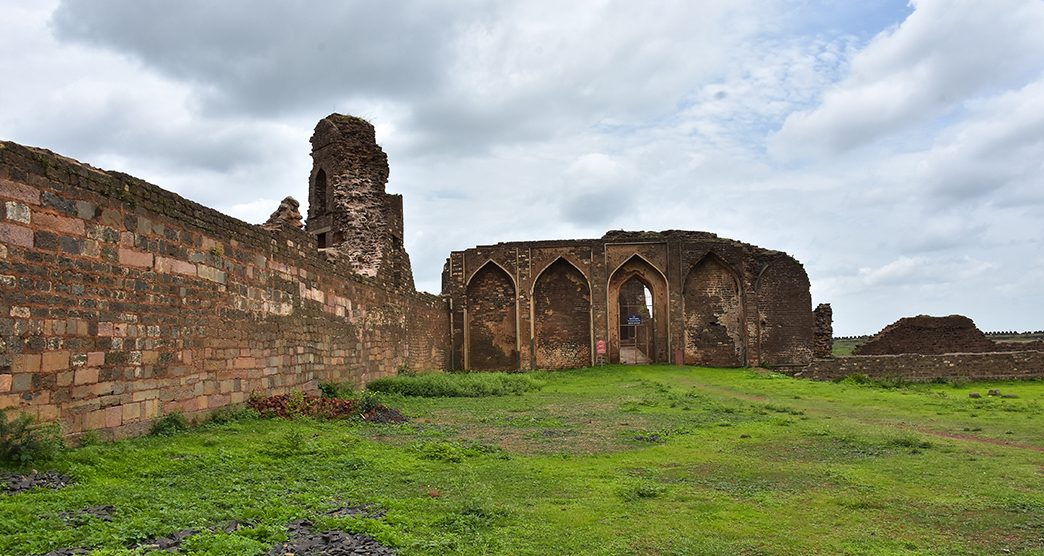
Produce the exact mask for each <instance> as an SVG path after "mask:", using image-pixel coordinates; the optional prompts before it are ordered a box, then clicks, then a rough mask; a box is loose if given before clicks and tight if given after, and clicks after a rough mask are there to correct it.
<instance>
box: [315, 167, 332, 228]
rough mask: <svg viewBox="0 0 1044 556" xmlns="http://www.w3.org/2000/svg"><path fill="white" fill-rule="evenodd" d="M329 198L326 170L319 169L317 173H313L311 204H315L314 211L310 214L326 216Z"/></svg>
mask: <svg viewBox="0 0 1044 556" xmlns="http://www.w3.org/2000/svg"><path fill="white" fill-rule="evenodd" d="M328 198H329V184H328V183H327V178H326V170H323V169H322V168H319V171H317V172H316V173H315V187H314V188H313V194H312V202H313V203H315V210H314V211H312V214H314V215H316V216H320V215H323V214H326V210H327V207H328V206H329V204H328V203H327V200H328Z"/></svg>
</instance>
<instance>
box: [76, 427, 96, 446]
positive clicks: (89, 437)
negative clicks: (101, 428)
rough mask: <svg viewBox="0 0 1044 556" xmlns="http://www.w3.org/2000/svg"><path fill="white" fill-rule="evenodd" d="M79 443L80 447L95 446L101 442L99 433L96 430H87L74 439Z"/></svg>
mask: <svg viewBox="0 0 1044 556" xmlns="http://www.w3.org/2000/svg"><path fill="white" fill-rule="evenodd" d="M76 440H77V442H78V443H79V445H80V448H86V447H88V446H97V445H99V444H101V443H102V436H101V433H100V432H98V431H87V432H85V433H83V434H81V435H80V437H79V438H78V439H76Z"/></svg>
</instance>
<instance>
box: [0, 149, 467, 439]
mask: <svg viewBox="0 0 1044 556" xmlns="http://www.w3.org/2000/svg"><path fill="white" fill-rule="evenodd" d="M0 203H2V204H3V206H2V213H0V215H2V216H3V218H2V219H0V409H6V410H13V411H15V412H17V411H25V412H28V413H31V414H33V415H35V416H37V417H39V418H40V419H43V420H57V421H59V422H61V423H62V424H63V426H64V428H65V431H66V433H68V434H76V433H80V432H83V431H87V430H97V429H106V430H109V431H112V432H113V433H114V434H116V435H121V436H122V435H126V434H134V433H136V432H139V431H140V430H142V429H144V428H145V427H147V426H148V422H149V421H150V420H152V419H154V418H156V417H158V416H161V415H163V414H167V413H171V412H173V411H181V412H184V413H186V414H188V415H192V414H194V413H197V412H204V411H208V410H212V409H215V408H218V407H222V406H225V405H228V404H233V403H238V402H242V401H244V400H245V399H246V398H247V397H248V396H249V395H250V394H251V393H252V392H263V393H265V394H277V393H284V392H287V391H290V390H291V389H295V388H299V389H303V390H312V389H314V388H315V386H316V384H317V383H318V382H320V381H351V382H355V383H361V382H363V381H367V380H370V379H372V378H376V377H378V376H382V375H387V374H391V373H394V372H395V371H396V369H397V368H400V367H403V366H406V367H410V368H413V369H427V368H439V369H441V368H444V367H445V362H444V359H445V355H446V349H445V347H446V346H447V345H448V344H449V332H448V319H447V309H446V307H445V303H444V301H443V300H441V299H440V298H438V297H436V296H433V295H429V294H422V293H416V292H414V291H413V289H412V287H410V288H403V286H402V282H401V281H400V282H398V283H394V282H393V281H391V280H390V279H388V280H386V279H384V278H383V277H382V276H377V277H373V278H370V277H365V276H360V275H359V274H357V273H354V272H353V269H352V268H351V267H350V266H349V265H347V264H345V263H333V262H330V261H328V260H326V258H325V257H323V256H322V255H321V254H320V252H319V251H318V245H317V243H316V238H315V236H313V235H311V234H308V233H305V232H302V231H299V230H297V229H295V228H293V227H292V226H278V225H277V226H271V227H270V228H271V229H264V228H262V227H261V226H254V225H250V224H247V223H245V222H242V221H239V220H236V219H234V218H231V217H229V216H226V215H224V214H221V213H219V212H217V211H215V210H212V209H209V208H207V207H204V206H201V205H199V204H197V203H194V202H191V201H188V200H186V199H184V198H182V197H180V196H178V195H176V194H174V193H171V192H169V191H165V190H163V189H160V188H159V187H156V186H154V185H151V184H148V183H146V182H144V181H142V180H139V179H136V178H133V177H130V176H127V175H124V174H119V173H115V172H104V171H101V170H97V169H95V168H92V167H89V166H86V165H83V164H80V163H77V162H76V161H73V160H70V159H67V158H64V157H60V156H58V155H55V154H53V153H50V152H49V151H44V150H41V149H34V148H28V147H23V146H20V145H16V144H14V143H0Z"/></svg>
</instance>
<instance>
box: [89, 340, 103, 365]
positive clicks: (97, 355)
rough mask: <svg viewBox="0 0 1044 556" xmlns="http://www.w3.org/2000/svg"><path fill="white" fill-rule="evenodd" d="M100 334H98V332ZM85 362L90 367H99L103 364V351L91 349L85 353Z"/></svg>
mask: <svg viewBox="0 0 1044 556" xmlns="http://www.w3.org/2000/svg"><path fill="white" fill-rule="evenodd" d="M99 335H100V334H99ZM87 364H88V365H89V366H91V367H100V366H102V365H104V364H105V352H104V351H92V352H90V353H88V354H87Z"/></svg>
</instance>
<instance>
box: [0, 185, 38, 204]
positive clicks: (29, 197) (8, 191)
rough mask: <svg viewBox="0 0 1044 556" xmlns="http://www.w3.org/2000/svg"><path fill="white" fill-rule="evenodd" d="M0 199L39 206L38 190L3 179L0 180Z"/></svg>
mask: <svg viewBox="0 0 1044 556" xmlns="http://www.w3.org/2000/svg"><path fill="white" fill-rule="evenodd" d="M0 197H3V198H5V199H14V200H15V201H21V202H23V203H29V204H30V205H39V204H40V190H39V189H37V188H35V187H31V186H28V185H25V184H22V183H15V182H13V181H10V180H5V179H0Z"/></svg>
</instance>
